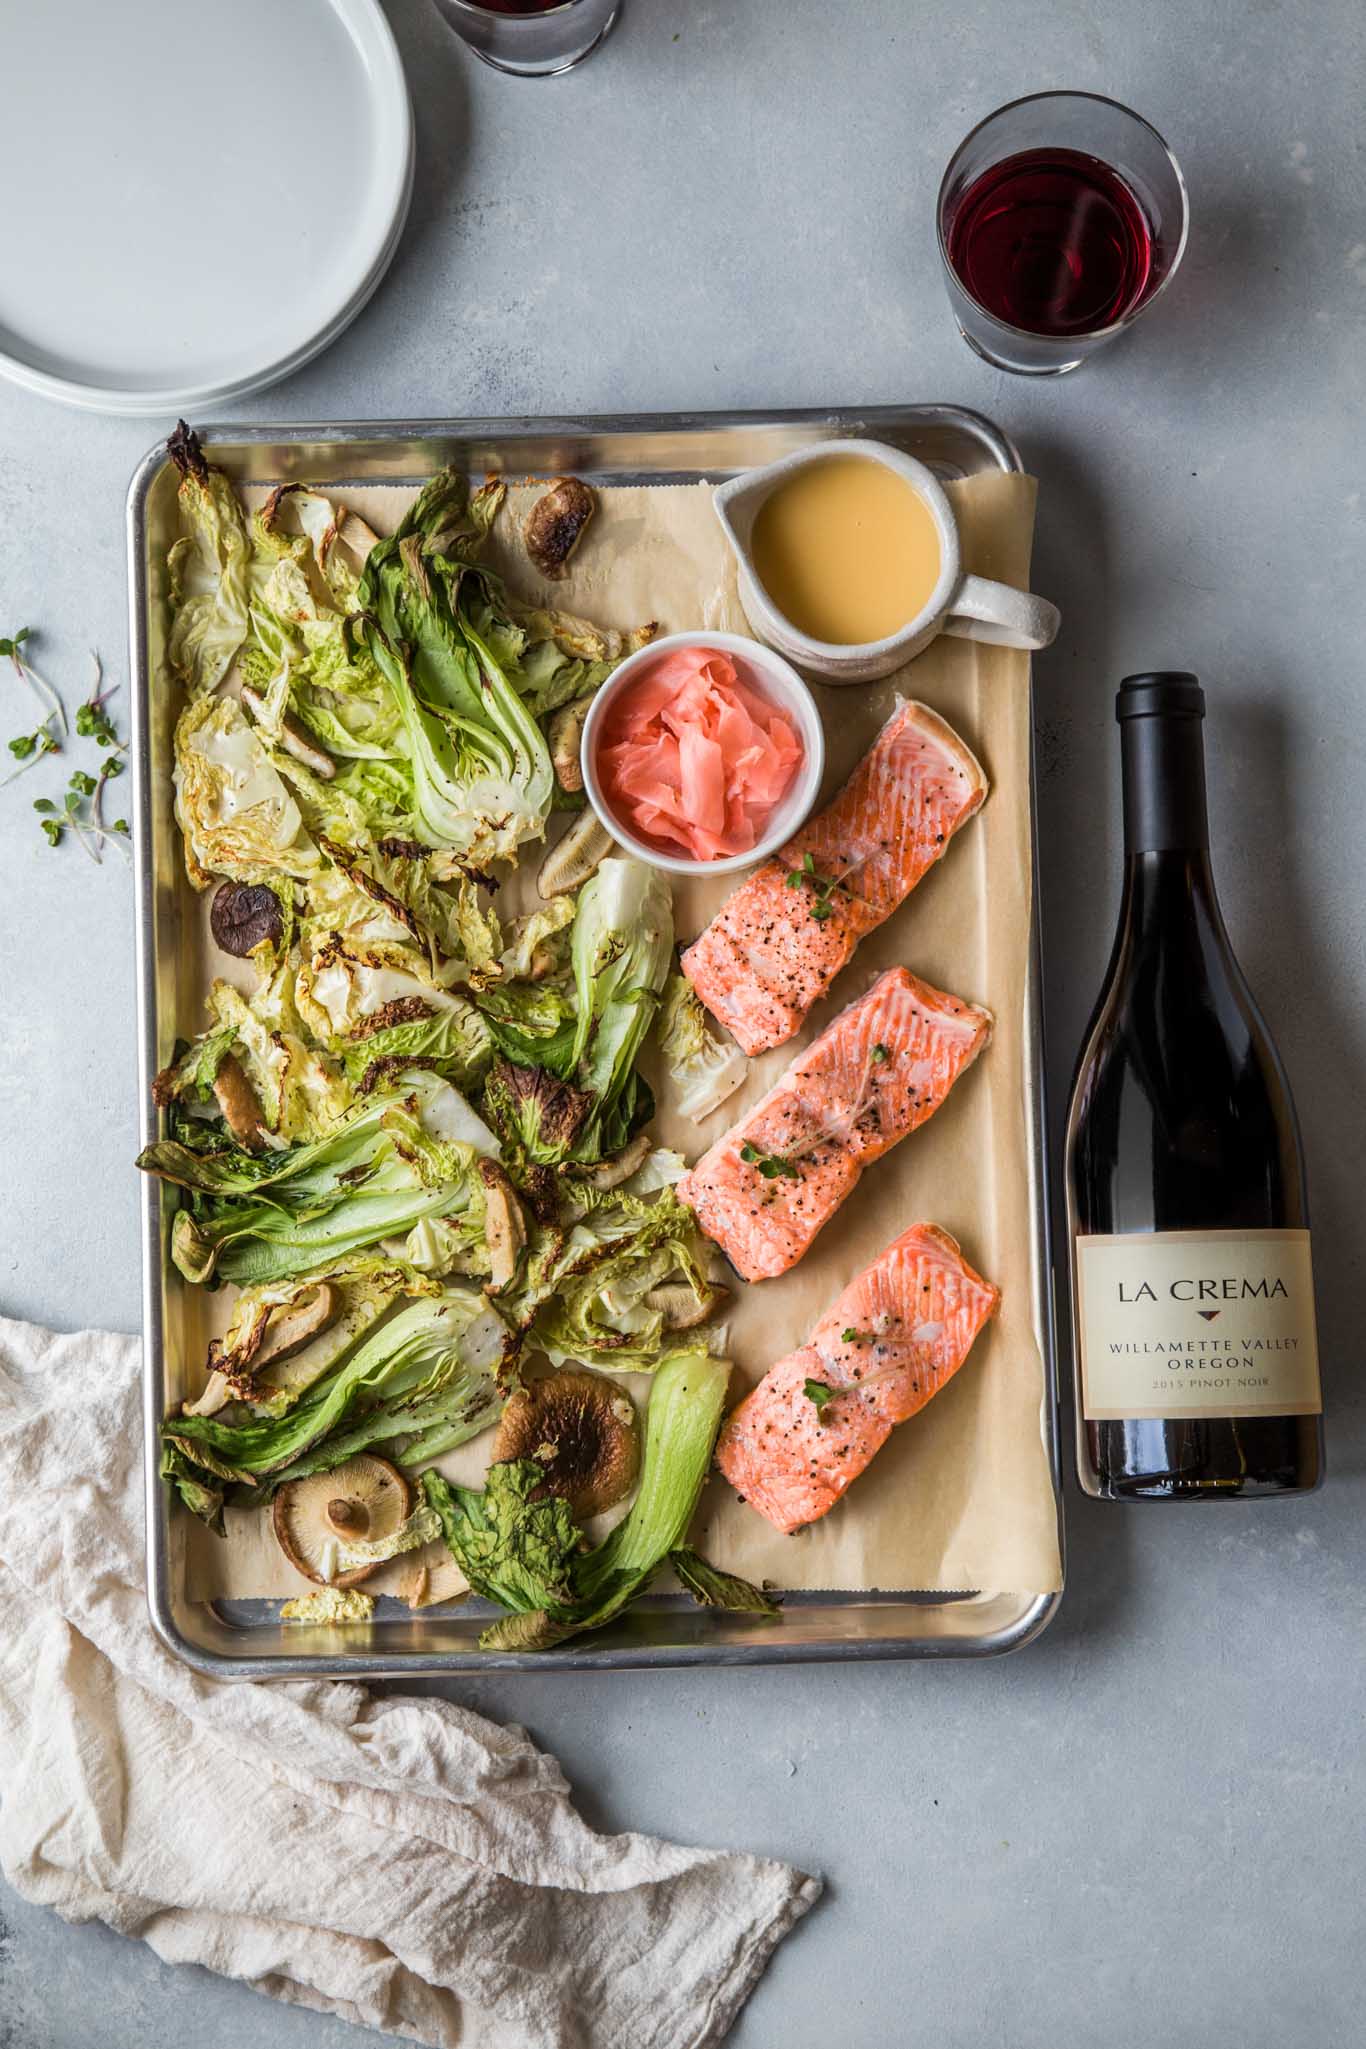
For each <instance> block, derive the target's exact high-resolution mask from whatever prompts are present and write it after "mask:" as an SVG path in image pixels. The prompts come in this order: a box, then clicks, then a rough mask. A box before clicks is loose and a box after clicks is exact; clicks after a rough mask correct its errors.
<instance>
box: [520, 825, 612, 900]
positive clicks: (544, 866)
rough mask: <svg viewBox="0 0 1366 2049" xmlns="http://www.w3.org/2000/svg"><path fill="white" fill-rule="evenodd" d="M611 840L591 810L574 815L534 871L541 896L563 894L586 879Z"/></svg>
mask: <svg viewBox="0 0 1366 2049" xmlns="http://www.w3.org/2000/svg"><path fill="white" fill-rule="evenodd" d="M614 845H615V841H614V840H613V838H612V835H611V833H610V832H609V831H608V830H607V827H606V826H605V825H603V824H602V822H601V821H600V819H599V818H598V815H597V813H596V812H595V811H585V812H583V813H582V814H581V816H579V817H578V818H576V819H575V821H574V823H573V824H572V825H571V826H570V828H569V830H568V832H567V833H566V834H565V836H564V838H563V839H561V840H556V842H555V844H554V846H553V847H552V848H551V849H550V852H549V853H548V854H547V855H546V857H545V859H544V860H543V861H542V863H541V865H540V868H539V870H538V871H537V875H536V887H537V889H538V890H539V891H540V893H541V895H542V896H543V897H547V898H548V897H552V896H564V895H566V894H567V892H568V891H569V890H571V889H577V888H578V886H579V884H580V883H581V882H587V880H588V878H589V876H590V875H591V874H592V873H593V870H594V869H595V868H596V867H597V865H598V863H599V861H604V860H606V858H607V856H608V855H609V854H610V853H611V851H612V848H613V846H614Z"/></svg>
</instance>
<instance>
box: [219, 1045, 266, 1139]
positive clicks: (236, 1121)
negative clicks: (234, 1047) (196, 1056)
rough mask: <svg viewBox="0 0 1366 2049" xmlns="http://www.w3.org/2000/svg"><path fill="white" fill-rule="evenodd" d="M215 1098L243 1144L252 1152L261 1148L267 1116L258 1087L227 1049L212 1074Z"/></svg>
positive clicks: (234, 1133)
mask: <svg viewBox="0 0 1366 2049" xmlns="http://www.w3.org/2000/svg"><path fill="white" fill-rule="evenodd" d="M213 1093H214V1100H215V1101H216V1102H217V1104H218V1107H219V1109H220V1110H221V1111H222V1112H223V1122H224V1123H225V1124H226V1125H227V1127H228V1130H229V1131H230V1132H231V1133H232V1135H233V1137H234V1138H235V1139H236V1140H237V1143H238V1144H239V1145H240V1146H245V1147H246V1149H247V1151H248V1152H249V1153H257V1152H260V1150H261V1147H262V1146H263V1145H264V1144H265V1136H264V1134H265V1128H266V1127H265V1119H264V1118H263V1117H262V1115H261V1105H260V1104H259V1103H258V1102H257V1100H256V1091H255V1089H254V1088H253V1087H252V1085H251V1083H250V1082H249V1081H248V1080H247V1077H246V1073H245V1071H244V1069H243V1067H242V1063H241V1061H240V1060H239V1059H238V1057H237V1055H236V1054H235V1053H225V1054H224V1055H223V1058H222V1059H221V1060H220V1061H219V1063H218V1072H217V1074H216V1075H215V1076H214V1078H213Z"/></svg>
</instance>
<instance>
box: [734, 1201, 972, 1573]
mask: <svg viewBox="0 0 1366 2049" xmlns="http://www.w3.org/2000/svg"><path fill="white" fill-rule="evenodd" d="M1000 1299H1001V1296H1000V1290H999V1289H998V1288H994V1287H993V1286H992V1285H991V1283H990V1281H984V1280H983V1279H982V1277H981V1275H980V1274H977V1273H974V1272H973V1270H972V1268H971V1267H970V1266H969V1265H968V1263H967V1261H966V1260H965V1259H964V1257H963V1255H962V1253H961V1252H960V1250H959V1248H958V1246H957V1244H956V1243H955V1241H954V1240H953V1239H952V1238H951V1237H950V1236H949V1234H948V1232H947V1231H941V1230H940V1228H939V1226H938V1225H937V1224H912V1226H911V1228H910V1230H909V1231H903V1232H902V1234H901V1236H900V1237H899V1238H897V1239H895V1240H894V1242H893V1243H892V1244H890V1245H889V1246H888V1247H887V1250H886V1251H885V1252H884V1253H882V1254H881V1256H880V1257H879V1258H877V1259H875V1260H874V1261H873V1264H872V1265H871V1266H870V1267H866V1268H865V1269H864V1271H863V1272H862V1273H861V1274H860V1275H859V1276H858V1278H857V1279H856V1280H853V1281H851V1282H850V1283H849V1286H848V1287H847V1288H846V1289H845V1290H844V1292H843V1294H841V1295H840V1296H839V1297H838V1299H837V1300H836V1301H835V1302H834V1303H833V1304H832V1305H831V1307H830V1308H829V1309H828V1310H827V1311H826V1313H825V1315H824V1316H823V1317H822V1318H821V1320H820V1322H819V1323H818V1324H817V1325H816V1327H815V1329H814V1330H813V1331H812V1333H811V1337H810V1340H809V1342H808V1343H806V1344H805V1345H803V1346H802V1347H801V1348H800V1350H798V1351H795V1352H789V1353H788V1355H787V1357H786V1358H785V1359H780V1360H779V1361H778V1363H777V1365H776V1366H772V1367H770V1369H769V1371H768V1372H767V1373H766V1374H765V1375H764V1378H763V1379H762V1380H761V1381H760V1383H759V1385H758V1386H757V1387H756V1388H755V1390H754V1392H753V1393H752V1394H748V1395H746V1396H745V1399H744V1400H743V1401H742V1402H741V1403H740V1405H739V1407H738V1408H737V1409H734V1410H732V1412H731V1414H730V1415H729V1416H728V1417H727V1419H726V1421H725V1423H724V1424H723V1425H722V1427H721V1436H720V1439H719V1441H718V1443H717V1447H716V1463H717V1465H718V1466H719V1467H720V1468H721V1471H722V1472H723V1473H724V1474H725V1476H726V1478H727V1479H728V1480H729V1481H730V1483H731V1485H732V1487H734V1488H735V1489H736V1490H737V1492H738V1493H740V1494H741V1495H743V1496H744V1498H745V1500H746V1501H747V1502H749V1504H750V1506H751V1507H752V1508H757V1509H758V1511H759V1513H760V1515H764V1516H767V1517H768V1520H769V1521H770V1522H771V1523H773V1524H774V1525H775V1526H776V1527H777V1528H778V1529H780V1530H782V1531H783V1532H784V1533H788V1532H791V1531H792V1530H798V1529H801V1528H802V1526H803V1525H804V1524H805V1523H812V1522H815V1521H817V1519H818V1518H819V1517H820V1516H823V1515H825V1514H826V1513H827V1511H828V1510H830V1509H832V1508H833V1507H834V1505H835V1503H836V1502H837V1501H838V1500H839V1499H840V1497H841V1496H842V1495H843V1494H844V1493H845V1491H846V1490H847V1488H848V1487H849V1486H850V1484H851V1482H852V1481H854V1480H856V1479H857V1478H858V1476H859V1474H860V1473H861V1472H862V1471H863V1469H864V1467H865V1466H866V1465H867V1464H868V1462H869V1460H870V1459H871V1458H872V1457H873V1455H874V1453H875V1452H877V1451H880V1450H881V1448H882V1446H883V1445H884V1444H885V1443H886V1442H887V1439H888V1438H889V1437H890V1436H891V1434H892V1431H893V1429H894V1428H895V1427H896V1425H897V1424H898V1423H904V1422H905V1421H906V1418H907V1417H908V1416H913V1415H914V1414H915V1412H916V1410H917V1409H923V1408H924V1406H925V1404H926V1402H927V1401H929V1400H930V1398H931V1396H933V1395H936V1394H938V1392H939V1390H940V1388H941V1387H943V1386H944V1384H945V1382H946V1381H949V1380H951V1379H952V1378H953V1376H954V1374H955V1373H956V1372H957V1371H958V1368H959V1367H960V1366H961V1365H962V1363H963V1361H964V1360H965V1359H966V1358H967V1356H968V1353H969V1352H970V1351H971V1350H972V1346H973V1341H974V1339H975V1338H976V1336H977V1333H978V1332H979V1331H980V1330H981V1328H982V1325H983V1324H984V1323H985V1322H986V1321H987V1319H988V1318H989V1317H990V1316H992V1315H994V1314H995V1311H996V1307H997V1304H998V1303H999V1301H1000ZM808 1382H811V1383H812V1384H813V1389H814V1393H815V1399H813V1398H812V1393H809V1392H808V1391H807V1383H808ZM823 1388H829V1389H830V1390H831V1393H830V1395H829V1396H828V1397H824V1396H822V1395H821V1393H820V1390H821V1389H823Z"/></svg>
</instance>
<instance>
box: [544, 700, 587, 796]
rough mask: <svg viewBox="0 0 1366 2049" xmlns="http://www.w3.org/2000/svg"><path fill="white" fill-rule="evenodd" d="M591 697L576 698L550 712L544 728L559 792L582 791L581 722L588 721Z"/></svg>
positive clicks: (582, 723)
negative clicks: (560, 790)
mask: <svg viewBox="0 0 1366 2049" xmlns="http://www.w3.org/2000/svg"><path fill="white" fill-rule="evenodd" d="M592 702H593V700H592V698H591V697H576V698H574V700H573V701H572V703H570V704H562V705H561V706H560V708H559V710H558V711H557V712H553V713H552V714H551V717H550V719H549V721H548V723H547V725H546V729H545V732H546V738H547V739H548V740H549V742H550V759H551V761H552V762H553V763H554V767H555V780H556V782H557V783H558V784H559V786H560V788H561V789H562V790H581V789H582V788H583V764H582V762H581V761H580V759H579V748H580V744H581V742H582V740H583V726H584V720H585V719H586V718H587V717H588V707H589V706H590V705H591V703H592Z"/></svg>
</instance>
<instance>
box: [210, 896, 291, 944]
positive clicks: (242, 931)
mask: <svg viewBox="0 0 1366 2049" xmlns="http://www.w3.org/2000/svg"><path fill="white" fill-rule="evenodd" d="M209 926H210V929H211V931H212V932H213V936H214V940H215V942H216V943H217V944H218V945H219V946H221V947H222V949H223V951H224V953H231V954H233V955H235V956H236V958H237V959H238V960H245V959H246V957H247V955H248V954H249V953H250V952H252V950H253V948H255V947H258V946H260V945H261V944H262V942H263V941H265V940H267V939H268V940H269V941H270V943H271V945H272V946H274V945H275V944H276V943H277V942H278V940H279V938H280V934H281V933H282V932H283V931H284V929H285V914H284V910H283V908H282V907H281V904H280V899H279V897H278V896H276V894H275V891H274V890H273V889H268V888H267V887H266V885H265V883H264V882H223V883H220V884H219V886H218V888H217V889H216V890H215V891H214V897H213V902H212V904H211V905H210V906H209Z"/></svg>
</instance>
